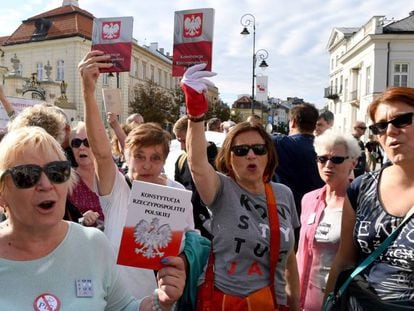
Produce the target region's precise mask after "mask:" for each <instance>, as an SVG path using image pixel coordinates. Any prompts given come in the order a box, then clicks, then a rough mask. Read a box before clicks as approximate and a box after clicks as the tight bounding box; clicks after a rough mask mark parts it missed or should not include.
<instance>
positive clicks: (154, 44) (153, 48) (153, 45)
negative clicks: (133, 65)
mask: <svg viewBox="0 0 414 311" xmlns="http://www.w3.org/2000/svg"><path fill="white" fill-rule="evenodd" d="M150 50H151V51H153V52H156V51H157V50H158V42H151V43H150Z"/></svg>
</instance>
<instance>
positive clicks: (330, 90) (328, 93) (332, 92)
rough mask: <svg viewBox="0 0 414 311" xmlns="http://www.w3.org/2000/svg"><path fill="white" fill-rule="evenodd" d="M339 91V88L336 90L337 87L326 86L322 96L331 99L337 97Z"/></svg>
mask: <svg viewBox="0 0 414 311" xmlns="http://www.w3.org/2000/svg"><path fill="white" fill-rule="evenodd" d="M341 91H342V90H341V88H340V89H339V90H338V88H336V87H331V86H330V87H326V88H325V96H324V97H325V98H328V99H333V100H335V99H338V98H339V94H340V93H341Z"/></svg>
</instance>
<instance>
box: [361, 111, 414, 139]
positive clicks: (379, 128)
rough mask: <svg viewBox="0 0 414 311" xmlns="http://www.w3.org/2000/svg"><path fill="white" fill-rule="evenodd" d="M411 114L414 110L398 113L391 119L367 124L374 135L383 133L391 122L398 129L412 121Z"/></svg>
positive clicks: (413, 113)
mask: <svg viewBox="0 0 414 311" xmlns="http://www.w3.org/2000/svg"><path fill="white" fill-rule="evenodd" d="M413 115H414V112H407V113H404V114H402V115H399V116H398V117H395V118H394V119H392V120H389V121H384V122H378V123H374V124H372V125H370V126H369V129H370V130H371V132H372V134H374V135H378V134H384V133H385V132H386V131H387V128H388V124H392V125H393V126H395V127H396V128H399V129H400V128H403V127H406V126H407V125H410V124H412V123H413Z"/></svg>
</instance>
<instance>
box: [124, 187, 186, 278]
mask: <svg viewBox="0 0 414 311" xmlns="http://www.w3.org/2000/svg"><path fill="white" fill-rule="evenodd" d="M191 194H192V192H191V191H188V190H185V189H177V188H172V187H167V186H161V185H157V184H152V183H147V182H143V181H133V183H132V188H131V194H130V196H129V200H128V213H127V217H126V222H125V226H124V228H123V232H122V239H121V245H120V248H119V253H118V260H117V263H118V264H121V265H125V266H132V267H139V268H147V269H153V270H159V269H160V268H162V267H163V265H162V264H161V259H162V258H164V257H167V256H177V255H178V254H179V252H180V245H181V240H182V239H183V235H184V234H185V229H186V228H188V227H189V224H188V221H187V220H188V219H189V217H191V218H192V217H193V216H192V215H193V211H192V204H191Z"/></svg>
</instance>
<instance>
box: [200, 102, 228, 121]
mask: <svg viewBox="0 0 414 311" xmlns="http://www.w3.org/2000/svg"><path fill="white" fill-rule="evenodd" d="M210 118H219V119H220V120H221V121H226V120H229V119H230V108H229V106H227V104H225V103H224V102H223V101H222V100H221V99H219V100H217V101H216V102H214V103H209V104H208V111H207V114H206V119H207V120H208V119H210Z"/></svg>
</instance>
